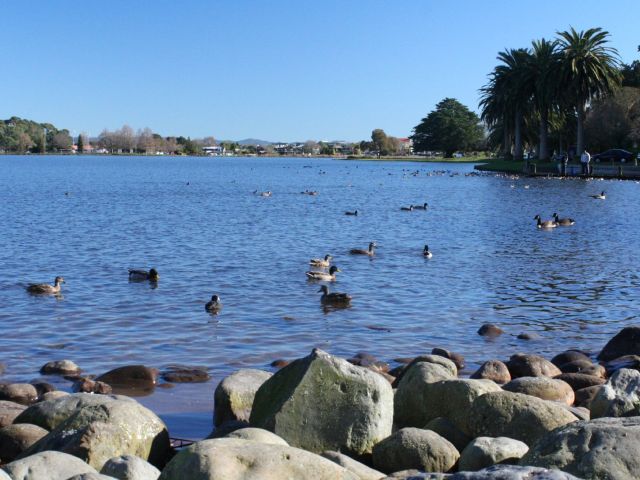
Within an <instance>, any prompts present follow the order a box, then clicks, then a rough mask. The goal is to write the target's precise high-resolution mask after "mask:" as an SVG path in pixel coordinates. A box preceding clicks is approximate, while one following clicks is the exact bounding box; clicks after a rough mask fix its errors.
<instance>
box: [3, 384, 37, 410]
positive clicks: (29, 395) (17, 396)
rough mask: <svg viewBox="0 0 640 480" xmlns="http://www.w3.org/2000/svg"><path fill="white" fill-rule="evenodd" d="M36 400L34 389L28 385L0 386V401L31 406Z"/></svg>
mask: <svg viewBox="0 0 640 480" xmlns="http://www.w3.org/2000/svg"><path fill="white" fill-rule="evenodd" d="M37 399H38V391H37V390H36V387H34V386H33V385H31V384H30V383H9V384H5V385H0V400H7V401H9V402H15V403H20V404H22V405H31V404H32V403H33V402H35V401H36V400H37Z"/></svg>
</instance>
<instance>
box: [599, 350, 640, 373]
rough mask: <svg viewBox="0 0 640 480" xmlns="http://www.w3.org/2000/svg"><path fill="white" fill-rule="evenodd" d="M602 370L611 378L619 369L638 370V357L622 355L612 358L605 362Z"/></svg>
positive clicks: (639, 367) (639, 362) (639, 357)
mask: <svg viewBox="0 0 640 480" xmlns="http://www.w3.org/2000/svg"><path fill="white" fill-rule="evenodd" d="M604 368H605V370H606V372H607V375H609V376H611V375H613V374H614V373H615V372H616V371H618V370H620V369H621V368H629V369H632V370H640V356H638V355H624V356H622V357H618V358H614V359H613V360H609V361H608V362H605V364H604Z"/></svg>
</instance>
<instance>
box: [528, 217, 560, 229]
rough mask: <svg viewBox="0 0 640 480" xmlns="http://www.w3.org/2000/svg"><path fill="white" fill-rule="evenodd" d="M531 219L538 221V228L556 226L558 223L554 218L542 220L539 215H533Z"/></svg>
mask: <svg viewBox="0 0 640 480" xmlns="http://www.w3.org/2000/svg"><path fill="white" fill-rule="evenodd" d="M533 219H534V220H537V221H538V223H537V227H538V228H556V227H557V226H558V224H557V223H556V222H555V221H554V220H545V221H542V219H541V218H540V215H536V216H535V217H533Z"/></svg>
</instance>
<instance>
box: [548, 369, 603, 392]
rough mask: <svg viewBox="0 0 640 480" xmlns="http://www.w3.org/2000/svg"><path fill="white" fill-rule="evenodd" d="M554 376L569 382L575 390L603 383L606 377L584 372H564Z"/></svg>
mask: <svg viewBox="0 0 640 480" xmlns="http://www.w3.org/2000/svg"><path fill="white" fill-rule="evenodd" d="M554 378H555V379H556V380H562V381H563V382H566V383H568V384H569V385H571V388H573V389H574V390H580V389H582V388H587V387H592V386H594V385H602V384H603V383H604V382H605V379H604V378H600V377H594V376H593V375H587V374H584V373H563V374H562V375H558V376H557V377H554Z"/></svg>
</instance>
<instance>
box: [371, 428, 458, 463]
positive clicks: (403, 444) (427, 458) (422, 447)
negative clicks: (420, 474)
mask: <svg viewBox="0 0 640 480" xmlns="http://www.w3.org/2000/svg"><path fill="white" fill-rule="evenodd" d="M459 457H460V452H458V450H457V449H456V447H454V446H453V444H451V443H450V442H449V441H447V440H445V439H444V438H442V437H441V436H440V435H438V434H437V433H436V432H432V431H431V430H422V429H419V428H402V429H400V430H398V431H397V432H395V433H394V434H393V435H391V436H390V437H388V438H385V439H384V440H382V441H381V442H380V443H378V444H377V445H376V446H375V447H373V465H374V466H375V467H376V468H377V469H378V470H380V471H383V472H386V473H391V472H396V471H399V470H407V469H410V468H417V469H419V470H424V471H425V472H448V471H449V470H451V469H452V468H453V466H454V465H455V464H456V462H457V461H458V458H459Z"/></svg>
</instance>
